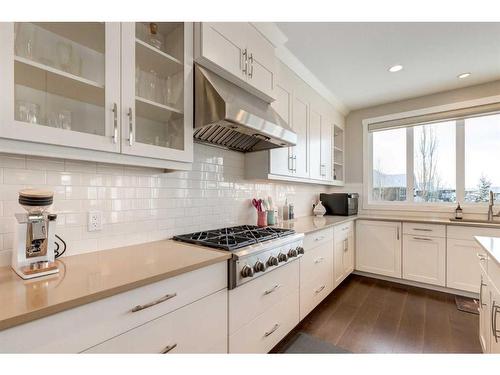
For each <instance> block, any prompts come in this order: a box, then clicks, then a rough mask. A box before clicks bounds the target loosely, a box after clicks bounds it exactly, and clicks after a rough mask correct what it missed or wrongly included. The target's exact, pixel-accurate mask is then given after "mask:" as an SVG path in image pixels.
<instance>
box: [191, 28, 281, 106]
mask: <svg viewBox="0 0 500 375" xmlns="http://www.w3.org/2000/svg"><path fill="white" fill-rule="evenodd" d="M195 59H196V61H197V62H199V63H200V64H202V65H205V66H206V67H207V68H209V69H211V70H213V71H215V72H216V73H218V74H219V75H221V76H222V77H224V78H226V79H227V80H229V81H231V82H233V83H235V84H237V85H239V86H241V87H242V88H243V89H245V90H247V91H249V92H251V93H253V94H254V95H256V96H259V97H260V98H261V99H263V100H265V101H267V102H269V103H270V102H272V101H274V100H275V99H276V93H275V81H276V56H275V51H274V46H273V45H272V44H271V43H270V42H269V41H268V40H267V39H266V38H265V37H264V36H263V35H262V34H261V33H260V32H259V31H258V30H257V29H256V28H255V27H254V26H253V25H252V24H250V23H249V22H202V23H198V24H196V29H195Z"/></svg>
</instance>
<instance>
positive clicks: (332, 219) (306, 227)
mask: <svg viewBox="0 0 500 375" xmlns="http://www.w3.org/2000/svg"><path fill="white" fill-rule="evenodd" d="M356 218H357V216H356V215H353V216H326V215H325V216H322V217H316V216H304V217H298V218H296V219H293V220H286V221H284V222H282V223H280V224H279V225H277V226H278V227H281V228H286V229H293V230H295V231H296V232H298V233H304V234H307V233H311V232H315V231H317V230H320V229H325V228H329V227H333V226H335V225H339V224H342V223H345V222H348V221H353V220H355V219H356Z"/></svg>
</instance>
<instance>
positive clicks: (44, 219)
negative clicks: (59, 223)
mask: <svg viewBox="0 0 500 375" xmlns="http://www.w3.org/2000/svg"><path fill="white" fill-rule="evenodd" d="M52 202H53V193H52V192H51V191H44V190H32V189H27V190H21V191H20V192H19V204H20V205H21V206H22V207H23V208H24V209H25V210H26V213H18V214H15V216H16V220H17V223H16V228H15V231H14V249H13V251H12V268H13V269H14V271H15V272H16V273H17V274H18V275H19V276H21V277H22V278H23V279H31V278H33V277H38V276H44V275H50V274H53V273H57V272H59V269H58V268H57V264H56V263H55V262H54V260H55V257H56V251H55V249H56V243H55V233H54V230H55V225H56V219H57V215H56V214H53V213H49V212H48V211H47V210H48V209H49V208H50V206H51V205H52Z"/></svg>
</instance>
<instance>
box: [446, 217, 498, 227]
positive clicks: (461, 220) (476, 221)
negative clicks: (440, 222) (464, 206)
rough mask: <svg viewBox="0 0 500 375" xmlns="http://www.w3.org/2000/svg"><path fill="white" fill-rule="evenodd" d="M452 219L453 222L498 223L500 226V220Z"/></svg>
mask: <svg viewBox="0 0 500 375" xmlns="http://www.w3.org/2000/svg"><path fill="white" fill-rule="evenodd" d="M450 221H453V222H460V223H476V224H491V225H498V226H500V221H488V220H484V219H454V218H453V219H450Z"/></svg>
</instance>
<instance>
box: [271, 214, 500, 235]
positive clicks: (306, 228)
mask: <svg viewBox="0 0 500 375" xmlns="http://www.w3.org/2000/svg"><path fill="white" fill-rule="evenodd" d="M353 220H378V221H404V222H407V223H427V224H442V225H458V226H469V227H480V228H496V229H500V221H498V222H496V223H493V224H490V223H478V222H472V221H467V220H466V219H464V221H450V219H447V218H425V217H424V218H419V217H412V216H395V215H394V216H382V215H352V216H328V215H325V216H323V217H315V216H305V217H299V218H296V219H293V220H286V221H284V222H282V223H281V224H279V225H277V226H279V227H282V228H287V229H294V230H295V231H296V232H299V233H305V234H307V233H311V232H314V231H317V230H320V229H324V228H328V227H333V226H335V225H339V224H342V223H345V222H348V221H353Z"/></svg>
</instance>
